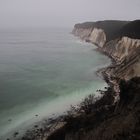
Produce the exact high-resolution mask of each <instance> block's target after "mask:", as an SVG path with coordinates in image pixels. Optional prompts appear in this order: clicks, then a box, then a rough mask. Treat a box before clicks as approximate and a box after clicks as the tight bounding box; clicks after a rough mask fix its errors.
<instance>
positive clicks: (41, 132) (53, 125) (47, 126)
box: [15, 45, 114, 140]
mask: <svg viewBox="0 0 140 140" xmlns="http://www.w3.org/2000/svg"><path fill="white" fill-rule="evenodd" d="M96 46H97V45H96ZM95 51H98V52H99V53H101V54H103V55H106V54H104V53H103V52H102V51H99V50H98V48H97V49H95ZM106 56H107V57H109V56H108V55H106ZM109 58H110V60H111V64H109V66H107V67H103V68H99V69H98V70H97V71H96V74H97V75H98V76H99V75H100V76H99V77H100V78H102V79H103V80H104V81H105V82H106V83H107V85H108V86H109V87H113V86H114V84H113V83H111V82H110V80H109V78H108V75H107V74H106V71H107V69H108V68H109V67H111V66H112V65H113V63H112V62H113V59H111V57H109ZM104 88H105V89H108V88H107V87H104ZM97 92H98V93H99V94H100V95H102V94H104V92H105V91H104V90H101V89H98V90H97ZM77 105H78V104H77ZM69 111H70V110H67V111H66V113H65V112H64V114H62V115H60V116H53V115H52V118H48V119H46V120H42V121H41V122H39V123H37V124H35V125H34V128H32V129H31V130H27V132H26V133H25V135H24V136H23V137H22V138H19V139H18V138H16V136H17V135H18V134H17V133H18V132H15V134H17V135H15V138H16V139H17V140H26V139H29V140H32V139H34V140H43V139H47V137H49V136H50V135H51V134H53V133H54V132H55V131H57V130H59V129H61V128H63V127H64V126H65V124H66V123H67V122H66V118H67V117H68V116H69V114H68V112H69ZM77 115H78V113H77V114H74V116H75V117H76V116H77Z"/></svg>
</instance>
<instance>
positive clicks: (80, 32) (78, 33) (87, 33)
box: [72, 28, 92, 40]
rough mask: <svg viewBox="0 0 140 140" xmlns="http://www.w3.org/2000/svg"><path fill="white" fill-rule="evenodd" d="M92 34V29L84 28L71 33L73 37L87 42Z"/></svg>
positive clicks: (75, 29)
mask: <svg viewBox="0 0 140 140" xmlns="http://www.w3.org/2000/svg"><path fill="white" fill-rule="evenodd" d="M91 32H92V28H88V29H84V28H78V29H77V28H74V29H73V31H72V33H73V34H74V35H75V36H78V37H79V38H80V39H82V40H87V39H88V38H89V36H90V34H91Z"/></svg>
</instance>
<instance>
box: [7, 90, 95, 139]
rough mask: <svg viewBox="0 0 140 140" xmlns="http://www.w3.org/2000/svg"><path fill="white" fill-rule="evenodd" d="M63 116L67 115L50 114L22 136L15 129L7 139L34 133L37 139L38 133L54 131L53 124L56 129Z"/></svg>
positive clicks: (25, 137) (45, 133) (44, 133)
mask: <svg viewBox="0 0 140 140" xmlns="http://www.w3.org/2000/svg"><path fill="white" fill-rule="evenodd" d="M95 91H96V90H95ZM67 111H69V110H67ZM64 113H65V112H64ZM37 115H39V114H37ZM39 116H40V115H39ZM65 116H67V115H62V116H61V115H60V116H55V115H52V118H51V117H49V118H48V119H47V120H42V121H40V122H38V123H35V124H33V128H31V129H30V128H29V129H27V132H26V133H25V136H23V137H22V138H20V135H21V134H22V133H21V132H20V130H19V131H18V130H17V131H15V132H14V133H12V138H11V137H10V138H9V139H15V140H16V139H27V137H34V136H35V135H36V139H37V137H38V135H48V131H49V133H50V132H51V133H52V132H53V131H54V126H55V127H56V129H57V128H58V127H59V126H61V125H62V118H64V117H65ZM34 117H36V118H37V117H38V116H34ZM60 120H61V122H60ZM59 122H60V124H59ZM56 124H57V125H56ZM50 129H51V130H50ZM52 129H53V131H52ZM7 139H8V136H7ZM30 139H31V138H30Z"/></svg>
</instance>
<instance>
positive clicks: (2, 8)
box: [0, 0, 140, 28]
mask: <svg viewBox="0 0 140 140" xmlns="http://www.w3.org/2000/svg"><path fill="white" fill-rule="evenodd" d="M139 13H140V0H0V28H8V27H50V26H57V27H72V26H73V25H74V24H75V23H78V22H84V21H97V20H104V19H120V20H134V19H139V18H140V14H139Z"/></svg>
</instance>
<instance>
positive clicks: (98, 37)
mask: <svg viewBox="0 0 140 140" xmlns="http://www.w3.org/2000/svg"><path fill="white" fill-rule="evenodd" d="M72 33H73V34H74V35H75V36H78V37H80V39H82V40H85V41H89V42H91V43H94V44H96V45H97V46H100V47H103V46H104V44H105V42H106V35H105V32H104V31H103V30H102V29H98V28H87V29H84V28H78V29H76V28H74V30H73V31H72Z"/></svg>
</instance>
